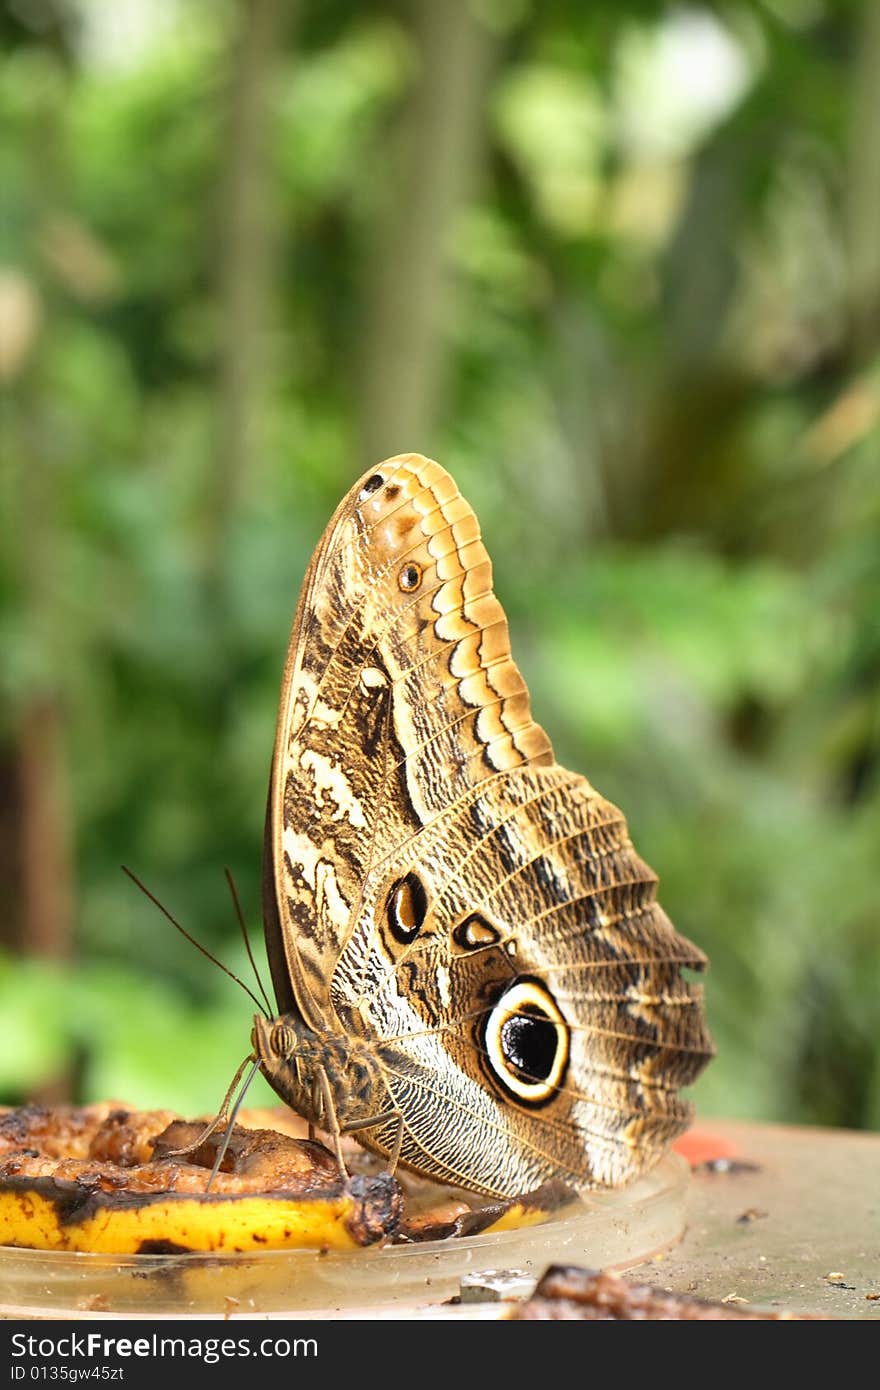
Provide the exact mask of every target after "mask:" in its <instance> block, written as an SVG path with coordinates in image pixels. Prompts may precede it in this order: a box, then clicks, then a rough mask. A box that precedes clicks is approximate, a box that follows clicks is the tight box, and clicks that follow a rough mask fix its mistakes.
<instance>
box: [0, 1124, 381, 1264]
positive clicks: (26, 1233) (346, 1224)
mask: <svg viewBox="0 0 880 1390" xmlns="http://www.w3.org/2000/svg"><path fill="white" fill-rule="evenodd" d="M202 1128H203V1126H202V1125H200V1124H190V1123H187V1122H184V1121H181V1120H176V1119H174V1118H172V1117H171V1116H170V1115H169V1113H168V1112H164V1111H153V1112H140V1113H138V1112H131V1111H128V1110H125V1109H122V1108H118V1107H112V1106H109V1105H107V1106H88V1107H82V1108H78V1107H67V1106H61V1107H56V1108H54V1109H51V1110H48V1109H45V1108H43V1107H34V1106H29V1107H25V1108H23V1109H21V1110H13V1111H8V1112H7V1113H6V1114H4V1115H2V1116H0V1244H5V1245H17V1246H26V1247H28V1248H31V1249H39V1250H77V1251H100V1252H103V1253H110V1254H118V1255H121V1254H167V1253H172V1252H173V1253H177V1252H184V1251H206V1252H216V1253H227V1252H234V1251H254V1250H269V1249H281V1248H285V1247H296V1246H299V1247H307V1248H313V1249H328V1250H347V1249H355V1248H357V1247H358V1246H365V1245H372V1244H375V1243H377V1242H379V1241H382V1240H385V1239H387V1238H389V1237H390V1236H391V1235H392V1234H393V1232H394V1231H395V1229H396V1228H397V1226H398V1224H399V1222H400V1219H401V1216H402V1214H403V1193H402V1191H401V1189H400V1187H399V1185H398V1183H397V1182H396V1181H395V1179H394V1178H392V1177H390V1175H389V1174H387V1173H377V1174H376V1175H374V1176H363V1175H357V1176H355V1177H352V1178H348V1177H347V1176H345V1175H343V1174H342V1173H340V1171H339V1168H338V1167H337V1165H336V1162H335V1160H334V1158H333V1156H332V1155H331V1154H330V1153H329V1152H328V1151H327V1150H326V1149H325V1148H323V1146H322V1145H320V1144H316V1143H312V1142H309V1141H308V1140H298V1139H294V1138H291V1137H290V1136H289V1135H285V1134H280V1133H278V1132H277V1131H275V1130H266V1129H248V1128H245V1127H244V1126H240V1125H237V1126H236V1127H235V1129H234V1130H233V1132H232V1136H231V1139H230V1142H229V1146H228V1149H227V1153H226V1157H225V1159H224V1163H223V1167H222V1168H221V1171H220V1172H219V1173H218V1174H217V1176H216V1178H215V1180H214V1183H213V1185H212V1188H211V1191H210V1192H208V1191H207V1190H206V1189H207V1185H208V1180H209V1176H210V1172H211V1168H212V1167H213V1163H214V1159H215V1157H216V1153H217V1146H218V1144H219V1143H220V1139H219V1137H218V1136H216V1135H213V1136H211V1138H210V1139H208V1140H206V1141H205V1142H204V1143H203V1144H202V1145H201V1146H200V1147H199V1148H196V1149H194V1150H192V1151H191V1152H188V1153H187V1154H186V1156H185V1157H184V1158H178V1157H176V1156H175V1155H174V1152H173V1151H174V1150H178V1149H181V1148H186V1147H187V1146H188V1145H190V1144H192V1143H193V1141H194V1140H195V1139H196V1138H197V1137H198V1135H199V1132H200V1130H201V1129H202Z"/></svg>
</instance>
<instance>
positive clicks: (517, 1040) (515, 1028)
mask: <svg viewBox="0 0 880 1390" xmlns="http://www.w3.org/2000/svg"><path fill="white" fill-rule="evenodd" d="M500 1041H501V1051H502V1052H503V1054H504V1060H505V1062H506V1063H507V1065H508V1066H509V1067H510V1068H511V1069H512V1070H513V1071H515V1072H516V1074H517V1075H518V1076H519V1078H520V1080H521V1081H525V1082H534V1081H546V1080H547V1077H548V1076H550V1074H551V1072H552V1071H553V1065H554V1063H555V1061H556V1050H557V1029H556V1024H555V1023H552V1022H551V1021H550V1019H549V1018H548V1017H547V1015H546V1014H545V1013H542V1012H541V1010H540V1009H538V1008H536V1007H535V1005H534V1004H524V1005H523V1011H522V1013H521V1014H513V1015H511V1017H510V1018H506V1019H505V1020H504V1022H503V1023H502V1025H501V1037H500Z"/></svg>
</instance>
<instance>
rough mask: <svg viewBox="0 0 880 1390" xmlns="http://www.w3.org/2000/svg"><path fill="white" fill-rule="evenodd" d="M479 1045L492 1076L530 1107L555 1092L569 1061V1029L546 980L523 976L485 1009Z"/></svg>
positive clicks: (504, 1088) (544, 1103) (547, 1098)
mask: <svg viewBox="0 0 880 1390" xmlns="http://www.w3.org/2000/svg"><path fill="white" fill-rule="evenodd" d="M483 1045H484V1047H485V1051H486V1059H487V1062H488V1065H489V1068H490V1070H491V1073H492V1076H493V1078H494V1080H495V1081H496V1082H497V1083H498V1084H499V1085H500V1086H501V1087H502V1089H503V1090H504V1091H506V1092H507V1094H508V1095H509V1096H511V1097H512V1098H513V1099H514V1100H516V1101H519V1102H520V1103H521V1104H524V1105H530V1106H533V1107H537V1106H541V1105H546V1104H547V1102H548V1101H551V1100H552V1099H553V1098H554V1096H555V1095H556V1094H557V1092H558V1090H559V1087H560V1084H561V1082H562V1079H563V1077H564V1075H565V1071H566V1068H567V1066H568V1055H569V1031H568V1025H567V1023H566V1022H565V1019H564V1018H563V1016H562V1014H561V1013H560V1010H559V1007H558V1005H557V1003H556V1001H555V999H554V998H553V996H552V994H551V993H550V992H549V990H548V989H547V987H546V985H545V984H544V983H543V982H542V981H541V980H535V979H533V978H532V977H530V976H521V977H520V978H519V979H518V980H517V981H516V982H515V983H514V984H512V985H510V986H509V987H508V988H507V989H506V990H505V991H504V993H503V994H502V995H501V996H500V997H499V999H498V1000H497V1001H496V1003H495V1006H494V1008H493V1009H492V1010H491V1012H490V1013H489V1015H488V1017H487V1019H486V1024H485V1029H484V1034H483Z"/></svg>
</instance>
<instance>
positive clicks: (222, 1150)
mask: <svg viewBox="0 0 880 1390" xmlns="http://www.w3.org/2000/svg"><path fill="white" fill-rule="evenodd" d="M249 1061H251V1058H250V1057H247V1058H246V1059H245V1062H243V1063H242V1065H241V1067H239V1069H238V1072H237V1074H236V1077H235V1080H236V1081H237V1080H238V1078H239V1076H241V1073H242V1071H243V1069H244V1066H245V1064H246V1063H247V1062H249ZM259 1069H260V1059H259V1057H255V1058H254V1059H253V1066H252V1067H251V1069H250V1071H249V1072H248V1074H247V1076H246V1078H245V1082H244V1085H243V1086H242V1088H241V1090H240V1092H239V1095H238V1100H237V1101H236V1102H235V1104H234V1105H233V1107H232V1113H231V1114H230V1116H229V1119H228V1120H227V1122H226V1132H225V1134H224V1135H223V1142H222V1143H221V1145H220V1147H219V1149H218V1150H217V1157H216V1158H215V1159H214V1167H213V1168H212V1169H211V1176H210V1177H209V1179H208V1185H207V1187H206V1188H205V1191H206V1192H210V1191H211V1188H212V1187H213V1185H214V1179H215V1178H216V1176H217V1174H218V1173H219V1172H220V1165H221V1163H222V1162H223V1160H224V1158H225V1157H226V1150H227V1149H228V1148H229V1141H230V1139H231V1138H232V1131H233V1130H234V1128H235V1121H236V1117H237V1116H238V1112H239V1110H240V1109H241V1104H242V1101H243V1100H244V1098H245V1096H246V1095H247V1093H248V1091H249V1090H250V1086H251V1082H252V1081H253V1079H254V1077H255V1076H256V1074H257V1072H258V1071H259ZM234 1084H235V1083H234V1082H233V1085H234Z"/></svg>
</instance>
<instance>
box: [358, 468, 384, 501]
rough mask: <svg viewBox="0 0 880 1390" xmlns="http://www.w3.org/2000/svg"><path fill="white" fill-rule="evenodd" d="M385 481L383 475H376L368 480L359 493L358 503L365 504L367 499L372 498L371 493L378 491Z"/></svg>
mask: <svg viewBox="0 0 880 1390" xmlns="http://www.w3.org/2000/svg"><path fill="white" fill-rule="evenodd" d="M384 481H385V479H384V478H383V477H382V474H381V473H374V474H373V476H372V477H371V478H368V479H367V481H366V482H365V483H364V485H363V487H362V488H361V490H360V492H359V493H358V501H359V502H363V500H364V498H365V497H369V496H370V493H372V492H376V491H378V489H379V488H380V487H381V486H382V484H383V483H384Z"/></svg>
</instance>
